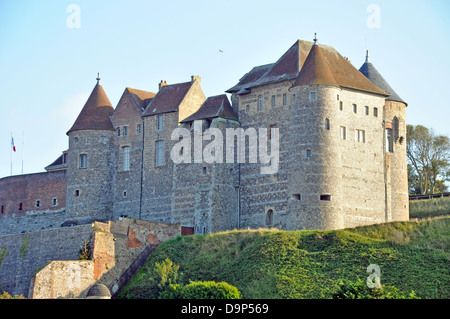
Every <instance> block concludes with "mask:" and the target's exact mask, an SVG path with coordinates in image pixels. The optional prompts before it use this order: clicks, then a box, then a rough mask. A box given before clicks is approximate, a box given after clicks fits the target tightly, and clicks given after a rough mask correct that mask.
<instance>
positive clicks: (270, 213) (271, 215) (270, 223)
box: [266, 209, 273, 226]
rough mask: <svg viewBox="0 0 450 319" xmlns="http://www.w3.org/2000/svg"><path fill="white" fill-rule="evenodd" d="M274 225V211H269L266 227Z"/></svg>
mask: <svg viewBox="0 0 450 319" xmlns="http://www.w3.org/2000/svg"><path fill="white" fill-rule="evenodd" d="M272 225H273V210H272V209H269V210H268V211H267V213H266V226H272Z"/></svg>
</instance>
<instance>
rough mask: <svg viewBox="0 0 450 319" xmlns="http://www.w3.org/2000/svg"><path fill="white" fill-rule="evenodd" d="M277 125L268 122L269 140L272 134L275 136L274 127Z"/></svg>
mask: <svg viewBox="0 0 450 319" xmlns="http://www.w3.org/2000/svg"><path fill="white" fill-rule="evenodd" d="M277 127H278V124H270V125H269V132H267V134H268V138H269V140H270V139H271V138H272V136H274V137H276V135H275V134H276V132H277V131H276V128H277Z"/></svg>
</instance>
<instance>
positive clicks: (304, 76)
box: [293, 45, 338, 87]
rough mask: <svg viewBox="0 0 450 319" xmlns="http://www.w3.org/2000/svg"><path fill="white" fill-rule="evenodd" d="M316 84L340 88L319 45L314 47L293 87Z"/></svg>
mask: <svg viewBox="0 0 450 319" xmlns="http://www.w3.org/2000/svg"><path fill="white" fill-rule="evenodd" d="M315 84H322V85H330V86H338V84H337V82H336V80H335V79H334V77H333V74H332V73H331V70H330V68H329V66H328V63H327V61H326V60H325V57H324V56H323V53H322V50H321V49H320V47H319V46H318V45H313V46H312V48H311V50H310V51H309V54H308V57H307V58H306V61H305V63H304V64H303V67H302V69H301V70H300V72H299V74H298V76H297V79H296V80H295V82H294V85H293V87H294V86H302V85H315Z"/></svg>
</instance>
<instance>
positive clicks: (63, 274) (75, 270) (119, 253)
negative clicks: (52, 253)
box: [28, 218, 181, 299]
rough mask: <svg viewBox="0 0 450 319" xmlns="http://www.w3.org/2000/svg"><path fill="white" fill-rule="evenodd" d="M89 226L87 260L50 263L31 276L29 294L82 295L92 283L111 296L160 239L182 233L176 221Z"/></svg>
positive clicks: (127, 220) (160, 241) (31, 295)
mask: <svg viewBox="0 0 450 319" xmlns="http://www.w3.org/2000/svg"><path fill="white" fill-rule="evenodd" d="M92 230H93V232H92V234H91V237H90V238H91V240H90V243H89V244H90V247H91V252H90V260H77V259H75V258H73V260H65V261H53V262H51V263H49V264H48V265H47V266H46V267H44V268H43V269H42V270H40V271H38V272H37V273H36V275H35V276H34V277H33V280H32V281H31V285H30V290H29V294H28V297H29V298H33V299H43V298H44V299H48V298H85V297H86V294H87V292H88V291H89V288H90V287H91V286H92V285H94V284H103V285H105V286H106V287H108V289H109V290H110V292H111V294H112V295H113V296H114V295H115V294H117V293H118V292H119V291H120V289H121V288H122V287H123V286H124V285H125V284H126V283H128V281H129V280H130V279H131V277H132V276H133V275H134V274H135V272H136V271H137V269H139V267H140V266H142V265H143V263H144V262H145V260H146V259H147V257H148V256H149V254H150V253H151V252H152V251H153V250H154V249H156V247H157V246H158V245H159V244H160V243H162V242H164V241H166V240H169V239H172V238H174V237H176V236H179V235H181V226H180V225H179V224H164V223H155V222H149V221H143V220H136V219H130V218H126V219H123V220H120V221H109V222H108V223H101V222H95V223H94V224H93V226H92Z"/></svg>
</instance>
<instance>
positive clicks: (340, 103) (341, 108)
mask: <svg viewBox="0 0 450 319" xmlns="http://www.w3.org/2000/svg"><path fill="white" fill-rule="evenodd" d="M339 110H340V111H342V110H344V103H343V102H342V101H340V102H339Z"/></svg>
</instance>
